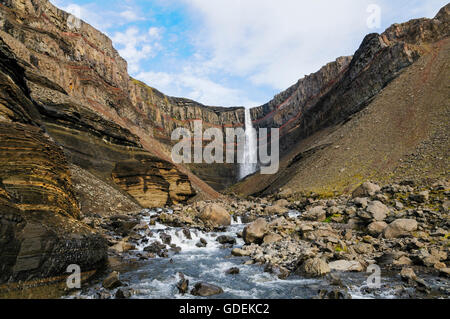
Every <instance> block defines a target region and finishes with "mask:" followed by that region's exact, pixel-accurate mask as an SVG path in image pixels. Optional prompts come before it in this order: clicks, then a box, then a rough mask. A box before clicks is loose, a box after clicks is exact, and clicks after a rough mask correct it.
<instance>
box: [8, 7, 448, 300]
mask: <svg viewBox="0 0 450 319" xmlns="http://www.w3.org/2000/svg"><path fill="white" fill-rule="evenodd" d="M449 10H450V5H446V6H445V7H443V8H442V9H441V10H440V11H439V12H438V14H437V15H436V16H435V17H434V18H432V19H425V18H423V19H415V20H411V21H409V22H405V23H402V24H394V25H393V26H391V27H390V28H388V29H387V30H386V31H385V32H383V33H382V34H375V33H373V34H369V35H367V36H366V37H365V38H364V40H363V41H362V43H361V45H360V47H359V49H358V50H357V51H356V52H355V54H354V55H353V56H348V57H339V58H337V59H336V60H335V61H334V62H331V63H329V64H327V65H325V66H324V67H322V68H321V69H320V70H319V71H318V72H316V73H313V74H311V75H308V76H306V77H304V78H302V79H300V80H299V81H298V82H297V83H296V84H294V85H293V86H291V87H290V88H288V89H287V90H286V91H284V92H281V93H279V94H278V95H276V96H275V97H274V98H273V100H271V101H270V102H268V103H266V104H264V105H262V106H259V107H256V108H252V109H248V108H244V107H218V106H205V105H203V104H201V103H198V102H195V101H192V100H189V99H184V98H175V97H169V96H166V95H165V94H163V93H161V92H159V91H158V90H156V89H154V88H151V87H150V86H148V85H147V84H145V83H143V82H140V81H138V80H135V79H133V78H132V77H131V76H130V75H129V74H128V70H127V62H126V61H125V60H124V59H123V58H122V57H121V56H120V55H119V54H118V52H117V51H116V49H115V48H114V47H113V44H112V41H111V40H110V39H109V38H108V37H107V36H105V35H104V34H102V33H101V32H100V31H98V30H96V29H95V28H93V27H92V26H90V25H89V24H87V23H85V22H82V21H81V22H80V24H74V23H68V22H70V21H72V20H71V19H72V18H71V15H70V14H68V13H66V12H64V11H62V10H60V9H58V8H56V7H55V6H53V5H52V4H51V3H50V2H49V1H47V0H4V1H1V2H0V284H1V286H0V296H1V297H3V296H5V297H9V296H17V295H19V296H21V297H23V296H27V293H28V292H29V291H31V290H32V289H30V287H29V286H26V285H25V289H24V288H23V287H21V288H17V285H19V283H24V282H25V283H27V282H32V283H33V284H31V286H32V288H36V287H38V288H40V287H41V286H42V281H43V282H45V281H50V282H56V283H58V282H59V283H60V282H61V277H64V276H66V275H67V274H66V269H67V266H68V265H71V264H77V265H79V266H80V267H81V269H82V270H83V273H84V274H86V276H87V277H89V276H90V275H91V273H92V272H97V271H98V272H99V273H100V277H99V278H100V279H98V278H97V279H94V282H89V283H88V284H87V286H85V287H84V288H83V290H81V291H75V292H71V293H73V294H72V295H71V296H72V297H77V298H91V297H93V298H112V297H121V296H125V297H126V296H128V297H133V296H134V297H138V298H149V297H168V298H174V297H176V296H179V293H187V292H188V291H187V288H186V287H185V286H186V280H189V279H190V280H191V283H194V282H196V283H197V284H200V286H199V287H197V288H198V289H195V287H194V290H193V293H192V294H190V295H186V296H191V297H192V296H196V297H198V296H199V294H200V296H202V293H201V292H202V291H205V290H206V291H208V292H210V291H211V290H214V287H210V286H207V285H205V286H206V288H204V289H200V288H202V286H201V283H202V282H203V281H209V282H214V283H215V284H216V285H220V286H221V287H223V289H222V293H220V289H216V290H215V291H216V292H219V294H218V296H219V297H220V295H221V294H222V296H224V295H225V297H229V298H239V297H243V296H244V297H248V298H250V297H255V296H256V297H259V298H289V297H290V298H294V297H296V298H313V297H316V295H318V290H319V291H320V293H319V295H320V296H322V297H323V298H325V297H339V298H341V297H342V298H344V297H352V296H353V297H363V296H366V297H370V298H382V297H398V298H408V297H411V296H420V297H423V296H426V295H427V294H429V295H433V296H437V297H445V298H448V296H449V295H450V292H449V291H450V285H449V281H448V274H449V260H448V256H449V254H448V253H449V251H448V250H449V248H448V247H449V246H448V243H449V236H448V233H449V232H448V229H449V218H448V213H449V200H448V195H449V192H450V190H449V183H448V172H449V162H450V161H449V151H450V149H449V145H450V144H449V140H448V132H450V130H449V124H450V123H449V118H450V117H449V110H450V105H449V101H450V98H449V97H450V96H449V82H448V78H449V77H448V74H449V71H450V70H449V67H450V65H449V61H450V56H449V53H450V42H449V35H450V32H449V31H450V28H449ZM198 120H201V121H202V125H203V126H204V128H218V129H220V130H221V131H222V132H223V133H224V134H223V135H224V136H225V135H226V134H225V132H226V129H227V128H242V129H244V130H245V135H246V142H245V148H244V149H245V152H244V158H245V162H244V163H242V164H240V163H237V161H236V162H235V163H224V164H220V163H214V164H206V163H192V164H177V163H173V162H172V159H171V150H172V147H173V146H174V144H175V142H174V141H172V140H171V134H172V132H173V131H174V130H175V129H176V128H179V127H184V128H186V129H188V130H189V131H193V130H194V125H195V121H198ZM263 128H267V129H269V131H270V129H272V128H274V129H279V132H280V140H279V147H280V170H279V171H278V172H277V173H276V174H269V175H266V174H261V173H260V172H259V167H260V163H258V159H257V157H258V151H259V149H258V146H261V143H258V142H260V141H258V137H257V136H256V135H255V134H256V133H255V130H256V131H258V130H259V129H263ZM263 142H264V141H263ZM206 143H207V141H204V140H202V145H203V146H205V144H206ZM267 144H268V141H267ZM369 181H370V182H369ZM405 220H406V221H405ZM196 258H197V259H196ZM192 260H197V261H198V265H197V264H195V263H193V262H192ZM374 263H378V264H380V265H381V266H383V267H384V268H383V271H385V270H386V274H387V275H386V277H384V284H385V286H384V287H383V288H381V289H370V287H367V285H366V284H365V280H366V277H367V276H365V273H364V271H365V270H366V269H367V267H368V266H369V265H371V264H374ZM105 267H106V273H109V275H108V277H107V278H105V274H102V273H101V271H99V270H105ZM409 267H415V268H414V270H415V271H416V272H417V273H418V274H420V275H417V276H416V274H415V273H414V272H413V273H414V275H411V272H410V271H409V269H410V268H409ZM233 268H234V272H236V268H238V270H237V271H238V272H239V271H241V274H240V275H239V274H236V273H235V274H234V275H236V276H238V277H236V278H240V280H231V279H230V276H233V274H230V273H227V272H228V271H231V270H232V269H233ZM404 269H406V270H405V271H403V270H404ZM348 271H350V272H348ZM217 272H220V275H217ZM232 272H233V271H231V273H232ZM330 272H333V274H334V273H335V272H338V273H339V274H342V273H343V275H342V280H341V282H340V284H339V283H337V284H336V285H334V286H338V287H339V289H338V288H336V289H337V290H336V289H331V290H330V288H329V287H330V285H331V286H333V285H332V284H331V283H332V282H334V283H336V282H337V279H336V278H335V277H325V275H329V273H330ZM119 273H121V274H120V280H119ZM180 273H181V274H180ZM141 276H143V277H145V278H144V279H142V278H143V277H141ZM239 276H240V277H239ZM186 278H187V279H186ZM231 278H233V277H231ZM106 279H108V280H109V281H112V282H113V283H115V285H108V280H107V281H106V283H105V281H104V280H106ZM423 279H425V280H426V282H425V281H423ZM121 280H124V281H125V282H128V283H129V286H128V288H125V285H123V283H122V284H120V281H121ZM421 280H422V281H421ZM237 281H238V283H236V282H237ZM178 285H179V286H180V287H181V288H182V287H184V288H186V289H181V288H180V287H179V288H177V287H178ZM402 285H404V286H402ZM19 286H20V285H19ZM187 286H189V283H187ZM280 287H283V288H280ZM399 287H400V288H399ZM62 290H63V292H62V293H61V292H60V290H56V289H55V294H56V295H57V297H60V296H61V295H62V294H65V295H66V297H67V296H68V295H67V291H64V289H62ZM56 291H57V292H56ZM199 291H200V292H199Z"/></svg>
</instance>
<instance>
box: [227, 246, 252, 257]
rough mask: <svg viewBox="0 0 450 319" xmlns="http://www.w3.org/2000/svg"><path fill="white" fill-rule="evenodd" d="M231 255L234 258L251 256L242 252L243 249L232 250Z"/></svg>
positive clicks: (247, 252) (246, 251)
mask: <svg viewBox="0 0 450 319" xmlns="http://www.w3.org/2000/svg"><path fill="white" fill-rule="evenodd" d="M231 254H232V255H233V256H236V257H247V256H250V255H251V253H250V251H248V250H244V249H240V248H234V249H233V250H232V251H231Z"/></svg>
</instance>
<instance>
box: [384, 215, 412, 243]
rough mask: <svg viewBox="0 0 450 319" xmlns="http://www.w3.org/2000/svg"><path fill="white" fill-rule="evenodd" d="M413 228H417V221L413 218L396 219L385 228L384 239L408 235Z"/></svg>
mask: <svg viewBox="0 0 450 319" xmlns="http://www.w3.org/2000/svg"><path fill="white" fill-rule="evenodd" d="M415 230H417V221H415V220H414V219H397V220H394V221H393V222H392V223H390V224H389V225H388V226H387V227H386V228H385V230H384V232H383V235H384V238H386V239H392V238H399V237H404V236H408V235H410V234H411V232H413V231H415Z"/></svg>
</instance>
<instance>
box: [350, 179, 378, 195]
mask: <svg viewBox="0 0 450 319" xmlns="http://www.w3.org/2000/svg"><path fill="white" fill-rule="evenodd" d="M380 190H381V187H380V186H378V185H377V184H373V183H370V182H365V183H364V184H362V185H361V186H359V187H358V188H356V189H355V190H354V191H353V193H352V197H353V198H357V197H370V196H374V195H375V194H376V193H377V192H379V191H380Z"/></svg>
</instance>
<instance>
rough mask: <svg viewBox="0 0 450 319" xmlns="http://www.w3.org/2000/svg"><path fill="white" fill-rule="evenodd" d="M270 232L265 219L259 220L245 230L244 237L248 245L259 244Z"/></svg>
mask: <svg viewBox="0 0 450 319" xmlns="http://www.w3.org/2000/svg"><path fill="white" fill-rule="evenodd" d="M267 232H268V225H267V222H266V220H265V219H264V218H258V219H257V220H255V221H254V222H253V223H251V224H250V225H248V226H247V227H245V228H244V232H243V233H242V237H243V238H244V241H245V243H246V244H253V243H256V244H259V243H261V242H262V240H263V238H264V236H265V235H266V234H267Z"/></svg>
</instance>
